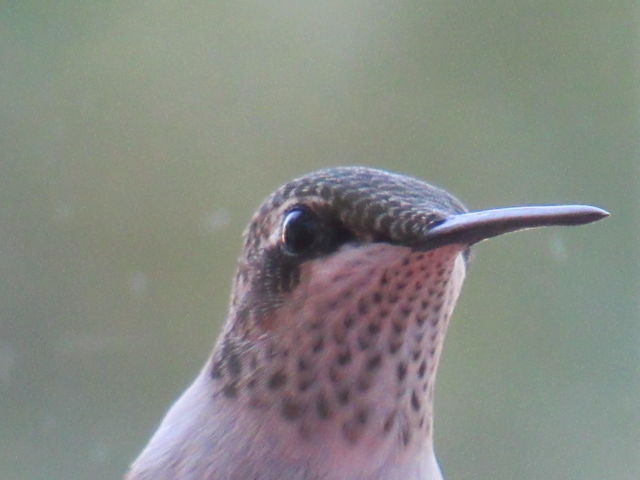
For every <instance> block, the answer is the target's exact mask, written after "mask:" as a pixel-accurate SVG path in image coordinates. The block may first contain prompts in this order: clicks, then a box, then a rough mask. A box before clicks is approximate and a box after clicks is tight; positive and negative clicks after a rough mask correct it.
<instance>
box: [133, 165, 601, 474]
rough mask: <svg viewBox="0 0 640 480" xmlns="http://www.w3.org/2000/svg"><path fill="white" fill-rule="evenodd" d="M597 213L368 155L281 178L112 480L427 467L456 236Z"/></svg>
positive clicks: (470, 239)
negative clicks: (470, 201)
mask: <svg viewBox="0 0 640 480" xmlns="http://www.w3.org/2000/svg"><path fill="white" fill-rule="evenodd" d="M607 215H608V213H607V212H605V211H604V210H602V209H600V208H597V207H592V206H586V205H555V206H519V207H509V208H497V209H489V210H480V211H473V212H469V211H467V210H466V208H465V207H464V206H463V205H462V203H461V202H460V201H459V200H457V199H456V198H455V197H454V196H453V195H451V194H450V193H448V192H446V191H445V190H442V189H440V188H437V187H435V186H432V185H430V184H428V183H425V182H423V181H421V180H418V179H416V178H412V177H409V176H405V175H401V174H397V173H391V172H387V171H384V170H378V169H373V168H367V167H335V168H328V169H323V170H319V171H316V172H313V173H310V174H307V175H304V176H302V177H300V178H297V179H295V180H293V181H291V182H289V183H287V184H285V185H283V186H282V187H280V188H279V189H278V190H276V191H275V192H274V193H272V194H271V195H270V196H269V197H268V198H267V199H266V200H265V201H264V202H263V203H262V205H261V206H260V207H259V209H258V210H257V212H256V213H255V214H254V216H253V218H252V219H251V221H250V223H249V226H248V227H247V229H246V230H245V233H244V247H243V249H242V252H241V255H240V258H239V262H238V263H239V265H238V269H237V273H236V275H235V279H234V282H233V289H232V295H231V303H230V307H229V312H228V315H227V318H226V323H225V324H224V327H223V330H222V333H221V334H220V336H219V338H218V340H217V342H216V345H215V347H214V349H213V352H212V354H211V355H210V357H209V358H208V360H207V361H206V363H205V365H204V367H203V369H202V370H201V371H200V373H199V375H198V376H197V377H196V379H195V381H194V382H193V383H192V384H191V386H190V387H189V388H188V389H187V390H186V391H185V392H184V393H183V394H182V396H180V398H179V399H178V400H177V401H176V402H175V404H174V405H173V406H172V407H171V408H170V410H169V411H168V413H167V414H166V416H165V418H164V419H163V420H162V422H161V424H160V426H159V428H158V429H157V431H156V432H155V434H154V435H153V436H152V438H151V440H150V441H149V443H148V445H147V446H146V448H144V450H143V451H142V453H141V454H140V456H139V457H138V458H137V459H136V460H135V462H134V463H133V465H132V466H131V467H130V470H129V472H128V474H127V475H126V477H125V478H126V480H169V479H171V480H442V474H441V470H440V468H439V466H438V462H437V460H436V457H435V454H434V445H433V420H434V411H433V405H434V403H433V402H434V387H435V381H436V374H437V370H438V362H439V359H440V354H441V352H442V347H443V341H444V338H445V334H446V332H447V327H448V324H449V320H450V318H451V314H452V312H453V309H454V306H455V304H456V301H457V299H458V295H459V294H460V290H461V287H462V283H463V280H464V278H465V273H466V270H467V265H468V263H469V254H470V248H471V247H472V246H473V245H474V244H476V243H478V242H480V241H482V240H485V239H488V238H491V237H494V236H497V235H501V234H504V233H508V232H514V231H516V230H522V229H528V228H534V227H541V226H551V225H579V224H586V223H590V222H594V221H596V220H599V219H602V218H604V217H606V216H607Z"/></svg>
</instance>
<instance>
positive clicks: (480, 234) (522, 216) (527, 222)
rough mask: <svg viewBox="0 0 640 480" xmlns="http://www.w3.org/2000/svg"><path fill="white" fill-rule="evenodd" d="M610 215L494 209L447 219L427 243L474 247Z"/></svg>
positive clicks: (552, 208) (588, 210) (584, 209)
mask: <svg viewBox="0 0 640 480" xmlns="http://www.w3.org/2000/svg"><path fill="white" fill-rule="evenodd" d="M608 215H609V212H607V211H605V210H602V209H601V208H597V207H592V206H589V205H548V206H525V207H508V208H495V209H491V210H481V211H479V212H469V213H462V214H459V215H456V216H454V217H451V218H448V219H446V220H444V221H442V222H440V223H438V224H437V225H435V226H433V227H431V228H430V229H429V231H428V232H427V234H426V240H427V241H428V243H429V245H430V246H439V245H449V244H454V243H459V244H464V245H473V244H474V243H478V242H480V241H482V240H485V239H487V238H491V237H495V236H498V235H502V234H503V233H509V232H515V231H517V230H524V229H528V228H536V227H546V226H552V225H583V224H585V223H591V222H595V221H597V220H601V219H603V218H605V217H607V216H608Z"/></svg>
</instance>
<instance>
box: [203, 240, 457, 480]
mask: <svg viewBox="0 0 640 480" xmlns="http://www.w3.org/2000/svg"><path fill="white" fill-rule="evenodd" d="M464 274H465V261H464V259H463V257H462V255H461V252H460V248H459V247H443V248H440V249H436V250H431V251H426V252H423V251H419V250H418V251H416V250H414V249H412V248H410V247H398V246H390V245H385V244H378V243H375V244H371V245H367V246H360V247H355V248H354V247H351V248H350V247H345V248H344V249H342V250H340V251H338V252H336V253H335V254H333V255H332V256H331V257H329V258H323V259H322V260H315V261H311V262H309V263H308V264H307V265H305V266H304V268H303V272H302V275H301V278H302V280H301V282H300V283H299V285H298V286H297V287H296V289H295V292H293V293H292V297H291V298H290V299H288V301H287V302H286V303H285V304H284V305H283V306H281V307H280V308H279V309H277V310H276V311H275V312H273V315H274V317H275V318H274V320H272V321H269V322H266V323H267V324H268V327H267V328H268V330H267V331H266V332H264V331H263V332H255V333H256V337H255V338H238V337H236V336H235V335H236V333H235V332H234V330H233V329H230V331H229V332H227V333H226V336H225V337H224V339H223V341H222V343H221V346H220V347H219V349H218V350H217V351H216V353H215V354H214V356H213V360H212V365H211V369H212V370H211V372H212V378H213V379H214V382H215V385H216V394H217V395H220V396H223V397H226V400H225V401H227V402H235V403H238V404H241V405H242V408H243V409H245V411H246V412H247V417H251V420H250V421H249V423H250V424H251V428H254V429H263V430H265V433H266V432H271V434H270V436H271V441H272V442H274V444H275V443H282V445H281V447H282V450H283V451H286V450H287V448H288V445H287V444H295V445H297V448H299V449H300V452H298V453H297V455H296V456H301V457H302V458H304V460H305V462H310V463H316V464H317V468H318V469H322V468H326V466H327V465H335V467H336V468H337V471H336V472H333V473H332V472H323V474H324V475H325V476H322V477H319V478H341V477H335V475H336V474H341V475H344V474H345V472H347V471H348V470H350V469H355V471H356V472H359V473H360V474H362V473H364V472H367V471H369V473H370V474H371V475H375V474H376V472H378V471H380V470H381V469H384V467H385V465H386V464H387V463H396V464H401V463H403V462H408V461H412V457H414V456H418V455H423V456H427V455H431V454H432V429H433V392H434V384H435V374H436V368H437V365H438V359H439V356H440V352H441V349H442V342H443V340H444V336H445V333H446V329H447V325H448V321H449V317H450V315H451V312H452V310H453V307H454V305H455V301H456V299H457V297H458V294H459V292H460V288H461V286H462V280H463V278H464ZM275 432H278V434H277V435H276V434H275ZM267 435H269V434H267ZM302 451H304V452H305V453H304V454H302V453H301V452H302ZM346 452H348V455H345V453H346ZM314 457H315V458H314ZM340 460H342V461H340ZM332 475H333V476H332ZM344 478H352V477H344ZM353 478H355V477H353ZM363 478H378V477H363Z"/></svg>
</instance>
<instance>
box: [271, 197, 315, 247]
mask: <svg viewBox="0 0 640 480" xmlns="http://www.w3.org/2000/svg"><path fill="white" fill-rule="evenodd" d="M320 228H321V225H320V219H319V218H318V217H317V215H316V214H315V213H314V212H312V211H311V210H310V209H308V208H306V207H303V206H298V207H294V208H292V209H291V210H289V211H288V212H287V213H286V214H285V216H284V220H283V222H282V238H281V241H282V246H283V247H284V250H285V251H286V252H287V253H289V254H290V255H302V254H305V253H308V252H310V251H312V250H313V248H314V246H315V245H316V243H317V241H318V237H319V236H320Z"/></svg>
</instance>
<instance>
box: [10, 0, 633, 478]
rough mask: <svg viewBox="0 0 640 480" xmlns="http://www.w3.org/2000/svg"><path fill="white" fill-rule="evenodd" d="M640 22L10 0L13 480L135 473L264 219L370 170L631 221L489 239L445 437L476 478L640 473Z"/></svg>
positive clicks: (531, 11) (484, 203) (588, 16)
mask: <svg viewBox="0 0 640 480" xmlns="http://www.w3.org/2000/svg"><path fill="white" fill-rule="evenodd" d="M639 10H640V8H639V7H638V4H637V3H636V2H633V1H609V2H603V1H593V0H592V1H584V0H560V1H557V0H554V1H538V2H530V1H525V0H515V1H514V0H509V1H507V0H496V1H486V2H473V1H466V2H464V1H444V0H440V1H435V0H422V1H417V0H407V1H401V2H391V1H387V2H379V1H378V2H366V1H358V0H356V1H346V2H345V1H328V2H301V1H292V0H284V1H279V2H263V1H255V0H254V1H242V0H240V1H233V2H231V1H223V0H217V1H201V0H196V1H193V2H188V3H179V2H170V1H166V0H161V1H153V2H125V1H103V2H98V1H89V2H72V1H58V2H33V1H20V2H16V1H14V2H2V3H1V9H0V42H1V43H0V45H1V46H2V48H0V142H1V143H0V152H1V153H0V199H1V203H0V272H1V275H0V478H2V479H5V480H14V479H39V480H40V479H41V480H51V479H92V480H97V479H113V478H119V476H120V475H121V474H122V473H123V472H124V471H125V469H126V467H127V465H128V463H129V462H130V461H131V460H132V459H133V458H134V457H135V456H136V455H137V453H138V452H139V450H140V449H141V448H142V446H143V445H144V443H145V442H146V440H147V439H148V436H149V435H150V433H151V432H152V430H153V429H154V428H155V426H156V424H157V423H158V422H159V420H160V419H161V417H162V415H163V414H164V412H165V410H166V409H167V407H168V406H169V405H170V403H171V402H172V401H173V399H174V398H175V397H176V396H177V395H178V394H179V392H181V391H182V389H183V388H184V387H186V386H187V385H188V384H189V382H190V381H191V379H192V378H193V377H194V376H195V374H196V372H197V371H198V369H199V368H200V366H201V364H202V363H203V361H204V360H205V358H206V356H207V355H208V353H209V350H210V348H211V346H212V344H213V342H214V339H215V336H216V333H217V331H218V329H219V327H220V324H221V322H222V321H223V319H224V317H225V313H226V305H227V299H228V295H229V284H230V279H231V277H232V274H233V270H234V266H235V258H236V256H237V254H238V249H239V246H240V241H239V238H240V233H241V231H242V229H243V227H244V225H245V223H246V221H247V220H248V218H249V216H250V214H251V213H252V211H253V209H254V208H255V207H256V206H257V205H258V204H259V202H260V201H261V200H262V198H263V197H264V196H265V195H267V194H268V193H269V192H270V191H271V190H273V189H274V188H276V187H277V186H278V185H280V184H281V183H283V182H285V181H287V180H288V179H290V178H291V177H293V176H295V175H299V174H302V173H304V172H307V171H309V170H312V169H315V168H319V167H322V166H329V165H339V164H367V165H372V166H378V167H383V168H388V169H392V170H397V171H401V172H404V173H408V174H412V175H414V176H418V177H421V178H424V179H427V180H429V181H431V182H433V183H436V184H438V185H441V186H444V187H446V188H447V189H449V190H450V191H452V192H454V193H455V194H457V195H458V196H459V197H460V198H461V199H463V200H464V201H465V202H466V203H467V205H468V206H470V207H471V208H483V207H491V206H499V205H509V204H522V203H559V202H572V203H578V202H585V203H593V204H596V205H601V206H603V207H605V208H607V209H609V210H610V211H611V212H612V213H613V216H612V217H611V218H609V219H607V220H606V221H603V222H599V223H597V224H594V225H590V226H587V227H583V228H576V229H548V230H544V231H537V232H532V233H528V234H520V235H513V236H507V237H505V238H499V239H496V240H494V241H492V242H488V243H486V244H482V245H481V246H479V247H478V248H477V249H476V254H477V255H476V260H475V262H474V265H473V268H472V270H471V272H470V275H469V278H468V281H467V283H466V287H465V291H464V292H463V295H462V298H461V301H460V303H459V306H458V309H457V313H456V315H455V318H454V322H453V324H452V326H451V330H450V333H449V337H448V341H447V344H446V347H445V350H444V358H443V363H442V367H441V370H440V373H439V383H438V392H437V396H436V423H437V425H436V446H437V451H438V454H439V458H440V461H441V463H442V466H443V469H444V471H445V473H446V476H447V477H448V478H449V479H452V480H453V479H472V480H473V479H492V480H499V479H504V480H513V479H518V480H528V479H531V480H534V479H545V480H550V479H562V480H565V479H576V480H577V479H580V480H589V479H604V478H606V479H615V480H623V479H625V480H637V479H638V478H639V475H640V473H639V472H640V302H639V300H638V297H639V292H640V253H639V246H640V213H639V212H640V208H639V207H640V202H639V192H640V181H639V178H640V161H639V158H640V156H639V153H640V148H639V147H640V142H639V140H638V139H639V138H640V137H639V134H640V121H639V118H640V115H639V112H640V109H639V107H640V101H639V93H640V88H639V85H640V84H639V83H638V82H639V80H640V75H639V70H638V62H639V60H640V55H639V52H640V50H639V49H640V41H639V20H640V15H639Z"/></svg>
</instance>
